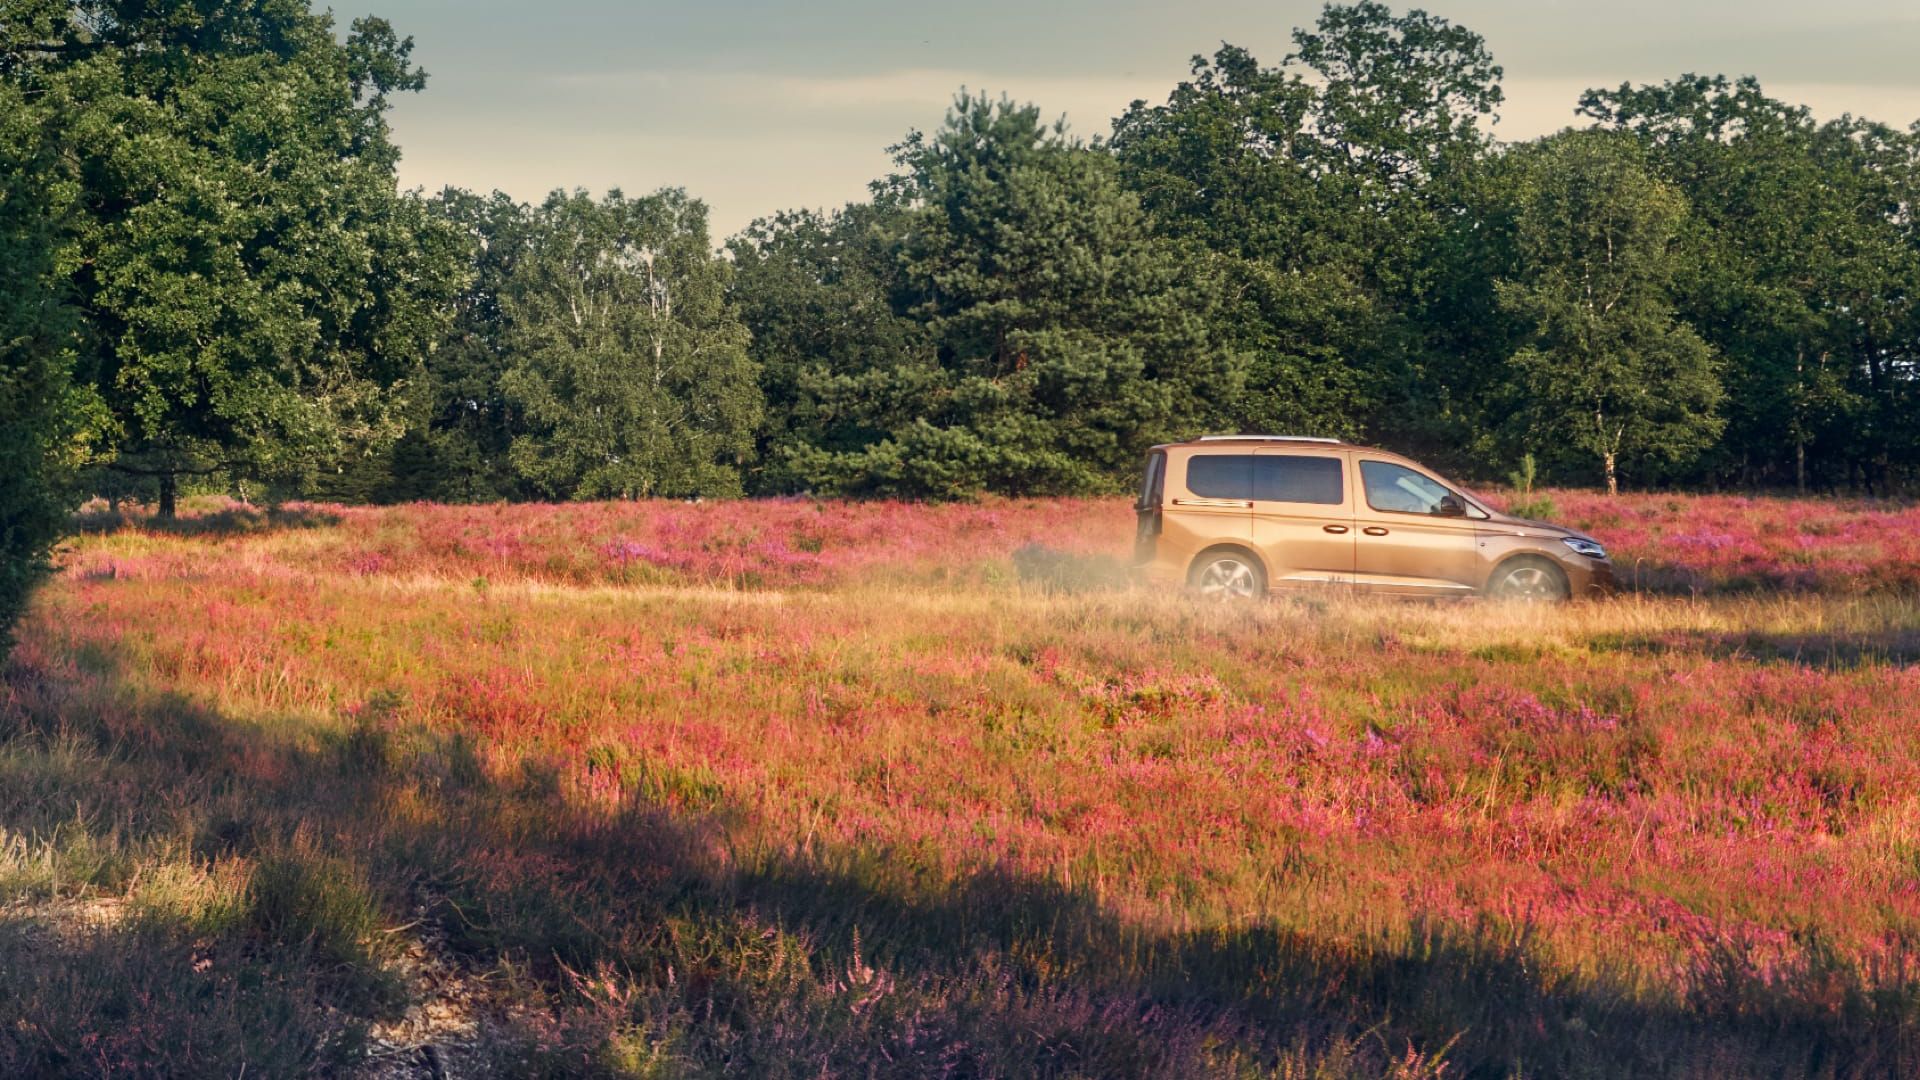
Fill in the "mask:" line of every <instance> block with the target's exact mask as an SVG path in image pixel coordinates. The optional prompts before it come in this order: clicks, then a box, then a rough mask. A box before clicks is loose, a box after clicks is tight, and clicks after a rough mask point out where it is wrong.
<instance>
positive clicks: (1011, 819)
mask: <svg viewBox="0 0 1920 1080" xmlns="http://www.w3.org/2000/svg"><path fill="white" fill-rule="evenodd" d="M1562 498H1563V500H1564V499H1565V496H1564V495H1562ZM1823 505H1824V504H1823ZM831 509H832V508H828V510H831ZM884 510H885V512H884V513H882V512H881V511H879V510H875V509H873V508H871V507H865V508H858V509H857V510H856V511H854V512H850V514H849V515H848V520H847V521H845V522H841V519H839V518H837V517H836V516H835V515H834V514H832V513H830V512H827V511H823V510H821V509H820V508H817V507H814V506H812V505H811V504H791V503H786V504H771V505H767V504H729V505H722V506H714V507H704V508H688V507H679V506H667V507H647V506H644V505H643V506H638V507H567V508H549V509H546V510H544V511H543V510H542V508H510V509H502V510H496V511H487V510H472V509H466V510H455V509H449V508H435V507H408V508H400V509H397V510H392V511H369V510H340V509H332V510H326V511H324V512H321V511H308V512H307V513H306V516H304V517H302V518H300V519H297V520H295V519H288V520H286V521H282V522H280V523H277V524H276V523H272V522H269V523H267V524H265V525H262V526H260V527H255V526H254V525H251V524H249V525H247V526H246V527H244V528H241V527H237V526H236V527H225V526H223V527H220V528H213V527H206V528H192V529H179V530H174V531H171V532H166V531H155V530H148V529H144V528H139V527H134V528H124V527H123V528H117V529H104V530H103V531H99V532H96V533H93V534H90V535H88V536H87V537H86V538H84V539H83V540H81V541H79V542H77V544H76V545H75V546H74V547H73V548H72V549H71V550H70V551H69V552H68V553H67V555H66V562H67V566H68V573H67V574H65V575H64V576H63V578H62V579H61V580H60V581H59V582H58V583H57V584H56V585H55V586H54V587H52V588H51V589H50V590H48V591H47V593H46V594H45V595H44V596H43V597H42V601H41V603H40V605H39V607H38V609H37V611H36V613H35V615H34V617H33V619H32V621H31V622H30V624H29V625H27V626H26V627H25V628H23V634H22V647H21V650H20V652H19V654H18V656H17V657H16V659H15V661H14V664H13V667H12V669H11V670H10V671H9V673H8V677H7V681H6V684H5V686H6V693H7V697H6V701H5V703H4V708H0V780H4V783H0V889H3V890H4V894H0V896H3V897H4V900H3V901H0V902H6V903H10V904H11V907H10V908H9V910H10V911H11V912H12V914H10V915H7V916H4V917H0V954H5V955H0V961H4V960H5V959H6V957H7V956H12V957H15V958H18V957H23V956H25V955H28V953H27V952H25V951H20V950H29V949H31V950H33V951H34V953H35V954H36V955H41V956H43V957H44V955H45V954H47V953H48V952H54V953H55V954H57V959H59V961H60V963H59V964H57V965H54V966H52V967H47V966H45V965H40V966H36V967H34V968H31V969H30V968H27V967H24V966H20V965H16V964H12V963H0V971H5V972H6V974H5V975H4V976H0V1030H3V1031H4V1034H0V1071H15V1072H19V1071H27V1072H35V1071H41V1072H66V1073H72V1074H82V1075H90V1074H98V1073H103V1072H111V1073H114V1074H116V1075H118V1074H132V1073H140V1072H145V1073H148V1074H152V1075H168V1074H173V1075H178V1074H182V1073H193V1074H217V1073H227V1074H231V1073H232V1072H234V1071H235V1070H236V1069H237V1067H238V1065H239V1063H242V1062H245V1063H247V1064H248V1072H249V1074H250V1075H251V1074H255V1073H265V1074H274V1075H278V1074H282V1073H293V1072H299V1071H303V1070H304V1071H315V1072H325V1071H329V1070H333V1069H336V1068H340V1067H343V1066H345V1065H347V1064H350V1063H352V1062H354V1061H365V1060H366V1056H365V1049H364V1048H365V1046H366V1045H367V1042H366V1038H367V1035H368V1033H369V1032H370V1031H371V1032H373V1033H374V1034H375V1035H376V1036H378V1037H381V1038H383V1039H385V1040H386V1041H385V1042H380V1043H375V1044H373V1045H375V1046H376V1048H378V1054H377V1057H376V1060H377V1061H378V1062H379V1063H380V1064H381V1065H382V1067H389V1066H392V1065H393V1064H394V1062H395V1060H396V1059H395V1058H394V1055H393V1053H392V1050H393V1043H394V1039H395V1033H397V1032H403V1031H410V1030H411V1031H422V1030H428V1029H426V1028H422V1027H420V1025H419V1024H417V1023H416V1022H415V1021H416V1020H417V1018H419V1017H421V1016H423V1015H427V1014H429V1013H431V1012H433V1010H434V1009H435V1008H438V1009H440V1010H442V1012H443V1013H446V1014H448V1015H451V1014H453V1013H457V1014H458V1016H459V1017H460V1018H461V1020H460V1024H459V1025H457V1027H458V1028H459V1031H460V1032H461V1034H459V1035H458V1038H459V1039H460V1040H461V1042H462V1046H461V1048H460V1052H461V1053H463V1054H466V1055H468V1057H463V1058H461V1060H462V1061H467V1060H470V1059H479V1060H484V1061H485V1062H487V1063H489V1064H490V1067H492V1068H494V1069H496V1070H498V1071H501V1072H505V1073H511V1074H528V1075H539V1074H545V1075H581V1074H590V1073H597V1074H603V1075H704V1074H709V1073H713V1074H745V1075H794V1076H800V1075H809V1076H817V1075H821V1074H823V1073H824V1074H829V1075H840V1074H860V1075H868V1074H883V1075H995V1076H1021V1075H1035V1074H1047V1075H1063V1076H1066V1075H1081V1076H1094V1075H1103V1076H1104V1075H1142V1076H1147V1075H1153V1076H1161V1075H1241V1074H1248V1075H1254V1074H1258V1075H1271V1074H1277V1075H1298V1076H1309V1075H1350V1074H1366V1075H1403V1076H1432V1075H1509V1074H1520V1075H1543V1076H1545V1075H1618V1074H1619V1073H1621V1072H1622V1071H1628V1072H1634V1073H1638V1074H1672V1075H1726V1076H1735V1075H1740V1076H1745V1075H1754V1074H1756V1073H1772V1074H1784V1073H1792V1074H1800V1073H1812V1074H1827V1075H1848V1076H1870V1075H1899V1074H1901V1073H1903V1072H1910V1071H1911V1070H1912V1069H1913V1068H1914V1067H1915V1066H1916V1063H1920V1058H1917V1057H1916V1054H1917V1053H1920V1044H1917V1041H1916V1036H1915V1035H1914V1030H1915V1029H1914V1024H1915V1021H1916V1020H1917V1019H1920V989H1917V988H1920V982H1917V981H1916V978H1915V975H1916V972H1915V970H1914V962H1913V959H1912V955H1913V953H1912V945H1913V943H1914V941H1915V940H1916V933H1917V932H1920V918H1917V917H1920V842H1917V841H1915V839H1914V837H1915V836H1917V835H1920V797H1916V796H1915V794H1914V792H1916V791H1920V731H1917V730H1916V726H1915V725H1914V724H1913V722H1912V718H1913V716H1914V706H1913V705H1912V702H1913V701H1915V700H1916V699H1920V675H1917V674H1916V669H1915V668H1914V667H1913V666H1912V661H1913V660H1914V659H1915V658H1916V657H1920V602H1916V600H1915V599H1914V598H1913V597H1912V596H1911V595H1909V594H1907V593H1905V592H1903V591H1901V590H1899V589H1892V588H1869V589H1859V588H1852V587H1849V588H1835V589H1830V590H1828V589H1821V588H1817V587H1811V586H1809V587H1805V588H1801V589H1800V590H1799V591H1796V592H1781V591H1778V590H1754V589H1751V588H1750V587H1748V585H1743V584H1739V583H1736V582H1734V581H1733V579H1730V578H1729V579H1726V580H1727V581H1728V587H1727V588H1726V589H1709V590H1706V591H1705V592H1704V593H1703V594H1701V595H1656V594H1644V593H1636V594H1628V595H1625V596H1622V597H1619V598H1617V599H1615V600H1612V601H1608V602H1605V603H1596V604H1580V605H1574V606H1571V607H1568V608H1564V609H1559V610H1536V609H1511V608H1503V607H1496V606H1489V605H1479V604H1451V605H1421V604H1407V603H1395V602H1381V601H1365V600H1356V599H1350V598H1307V599H1300V600H1289V601H1280V602H1276V603H1273V604H1268V605H1261V606H1256V607H1251V608H1241V609H1233V608H1215V607H1205V606H1198V605H1195V604H1193V603H1191V602H1189V601H1187V600H1186V599H1184V598H1181V597H1170V596H1155V595H1148V594H1145V593H1142V592H1139V591H1134V590H1129V589H1122V588H1113V587H1111V586H1110V584H1109V581H1108V578H1107V577H1106V576H1105V574H1104V571H1102V570H1100V569H1099V565H1100V563H1099V561H1100V560H1102V559H1106V558H1111V557H1112V555H1113V554H1114V552H1115V551H1116V550H1117V549H1118V548H1120V547H1122V546H1123V545H1124V543H1125V541H1126V534H1125V531H1124V530H1125V520H1124V515H1123V514H1119V513H1116V508H1115V506H1114V505H1113V504H1110V503H1103V502H1090V503H1062V504H1044V503H1034V504H989V505H986V506H981V507H972V508H964V507H963V508H951V507H949V508H938V509H927V510H922V509H917V508H906V507H897V506H895V507H890V508H884ZM1695 510H1701V512H1703V513H1704V512H1707V511H1711V512H1713V513H1716V514H1722V516H1723V517H1724V516H1725V515H1726V513H1731V511H1727V510H1726V509H1725V508H1724V507H1719V504H1714V505H1713V506H1707V507H1705V508H1704V509H1703V510H1702V509H1701V508H1700V507H1695V506H1693V505H1692V504H1687V503H1683V504H1681V509H1680V510H1677V511H1674V514H1675V519H1674V520H1673V521H1672V522H1669V523H1667V524H1666V525H1661V524H1660V523H1658V522H1654V523H1653V524H1651V525H1649V524H1648V523H1647V522H1644V521H1642V522H1639V523H1638V524H1636V526H1635V527H1636V528H1643V529H1649V530H1651V529H1655V528H1664V529H1669V530H1671V529H1679V528H1683V527H1690V526H1686V524H1685V522H1686V520H1688V519H1689V518H1690V516H1697V515H1693V511H1695ZM543 512H544V514H545V517H544V518H543V517H542V516H541V515H542V513H543ZM1879 512H1880V511H1878V510H1874V509H1872V508H1852V509H1849V508H1845V507H1832V506H1830V505H1829V506H1828V508H1827V509H1826V510H1823V511H1820V513H1818V514H1816V513H1813V512H1812V511H1801V510H1799V509H1795V511H1794V513H1795V514H1796V515H1799V518H1800V519H1804V520H1817V521H1821V522H1826V523H1828V524H1831V521H1832V519H1833V515H1836V514H1838V515H1844V514H1848V513H1879ZM228 513H229V516H235V515H237V513H238V512H236V511H228ZM490 513H491V514H494V515H496V517H495V518H492V519H490V518H489V516H488V515H489V514H490ZM650 514H652V515H655V516H658V517H661V518H664V519H666V520H665V522H664V523H662V522H659V521H654V520H653V519H652V518H650V517H649V515H650ZM1822 514H1824V515H1826V516H1821V515H1822ZM756 515H758V517H756ZM490 520H491V521H493V522H494V525H489V524H488V523H489V521H490ZM543 522H544V525H543ZM836 522H839V523H838V524H836ZM495 526H497V528H496V527H495ZM1822 527H1823V528H1824V527H1827V526H1826V525H1823V526H1822ZM1845 528H1847V525H1846V523H1845V522H1842V523H1841V524H1840V525H1839V526H1835V527H1834V529H1835V531H1833V532H1831V533H1830V534H1829V535H1843V532H1842V530H1844V529H1845ZM1116 530H1117V531H1118V535H1117V536H1116V535H1114V534H1115V531H1116ZM616 534H617V535H622V536H627V537H629V539H628V540H623V541H619V542H620V543H627V544H631V545H634V546H635V547H645V548H646V549H647V551H648V552H650V553H651V555H649V556H648V558H652V556H660V555H662V553H663V552H666V551H667V549H666V548H664V547H661V546H660V545H661V543H662V540H661V536H663V535H666V536H677V537H679V538H680V542H682V543H683V544H684V545H685V550H684V552H682V553H681V554H678V555H673V556H672V557H670V558H664V557H663V558H662V559H661V561H659V562H658V563H656V562H651V561H649V562H648V563H647V567H636V565H635V562H636V560H639V559H640V558H641V557H640V556H639V555H635V554H633V552H634V549H635V548H634V547H627V548H615V547H613V546H612V545H614V543H615V540H614V539H613V537H614V536H615V535H616ZM1602 535H1603V538H1607V539H1611V538H1609V537H1606V536H1605V534H1604V532H1603V533H1602ZM796 537H797V538H798V539H795V538H796ZM1063 538H1064V539H1063ZM1036 540H1044V541H1048V542H1050V543H1052V544H1053V545H1056V546H1058V547H1060V548H1061V549H1063V550H1064V551H1066V552H1067V553H1069V554H1070V555H1071V556H1073V558H1074V559H1077V560H1080V561H1081V562H1082V563H1087V564H1091V565H1093V566H1094V570H1093V571H1091V572H1088V573H1084V574H1083V573H1081V572H1080V570H1079V569H1078V568H1075V570H1074V572H1073V573H1072V574H1071V575H1069V577H1070V578H1071V580H1070V581H1069V582H1068V585H1069V586H1070V587H1069V588H1065V589H1062V588H1050V587H1047V583H1046V581H1045V580H1044V579H1042V580H1035V575H1034V574H1033V573H1028V574H1027V575H1026V578H1027V580H1025V581H1023V580H1022V572H1021V568H1020V566H1019V565H1018V564H1017V563H1016V560H1015V557H1014V556H1015V553H1016V552H1018V551H1020V550H1021V549H1022V547H1023V546H1024V545H1027V544H1029V543H1031V542H1033V541H1036ZM1726 546H1727V545H1722V548H1720V549H1715V550H1724V549H1725V547H1726ZM808 549H812V550H808ZM1802 550H1812V549H1802ZM688 553H693V554H688ZM796 553H797V554H796ZM800 555H805V556H809V557H811V556H818V558H801V557H799V556H800ZM375 556H377V558H375ZM1847 557H1849V558H1851V557H1852V556H1851V555H1849V556H1847ZM703 560H704V561H703ZM1027 562H1028V563H1030V564H1031V563H1034V560H1032V559H1028V560H1027ZM669 563H670V564H671V565H667V564H669ZM1060 564H1061V563H1060V560H1051V561H1050V560H1039V562H1038V565H1042V566H1043V573H1052V572H1054V568H1057V567H1058V565H1060ZM596 567H597V569H596ZM706 567H718V568H721V569H723V570H725V571H726V572H724V573H709V572H708V571H707V569H703V568H706ZM1676 569H1677V571H1682V572H1685V573H1688V574H1694V575H1697V576H1698V577H1699V578H1700V579H1703V580H1710V579H1713V575H1714V574H1715V573H1718V571H1717V570H1715V569H1714V567H1713V566H1712V565H1709V564H1705V563H1703V564H1700V565H1699V566H1697V567H1689V566H1688V565H1685V564H1676ZM1812 570H1813V572H1812V575H1811V576H1810V577H1809V578H1808V579H1807V580H1808V581H1812V582H1815V583H1816V584H1817V583H1818V582H1819V581H1821V580H1825V579H1823V578H1822V576H1821V575H1822V574H1823V573H1825V571H1824V569H1823V568H1822V567H1821V566H1820V565H1818V564H1815V565H1814V566H1813V568H1812ZM1901 572H1903V571H1899V570H1897V569H1896V570H1890V571H1887V572H1886V574H1885V575H1882V577H1883V578H1885V579H1886V580H1897V579H1898V575H1899V574H1900V573H1901ZM1876 580H1879V579H1876ZM1749 584H1750V583H1749ZM745 586H751V587H745ZM79 903H90V904H101V903H105V904H108V905H109V909H110V910H112V911H114V912H117V914H116V915H115V916H114V917H113V918H111V919H106V920H99V921H96V922H93V923H87V924H85V925H84V926H83V925H81V923H80V922H77V921H75V922H72V925H73V926H74V927H76V929H73V930H71V932H68V931H63V932H61V933H58V934H54V935H52V936H51V937H49V936H48V932H47V931H46V930H45V927H46V926H47V925H48V924H49V922H50V921H52V922H58V921H59V920H58V918H57V916H56V914H55V913H57V912H60V911H63V910H70V909H71V906H72V905H75V904H79ZM63 905H65V906H64V907H63ZM36 928H37V929H36ZM46 970H58V971H63V972H66V973H67V975H65V976H63V977H60V978H53V977H49V976H44V975H38V974H30V973H29V972H30V971H46ZM422 971H430V972H431V973H432V976H433V977H432V978H431V979H426V978H423V977H422V976H421V975H420V972H422ZM436 995H457V997H458V1001H457V1002H455V1001H452V1000H451V999H449V1000H437V999H436ZM423 996H425V997H426V998H427V1000H422V999H423ZM456 1005H457V1008H455V1006H456ZM449 1010H450V1011H449ZM133 1016H139V1017H143V1018H152V1021H153V1024H154V1027H153V1029H151V1030H149V1029H148V1028H146V1027H143V1026H142V1025H140V1024H131V1025H130V1024H128V1023H127V1022H126V1021H127V1018H128V1017H133ZM162 1028H164V1029H165V1030H166V1031H169V1032H173V1033H175V1034H174V1035H173V1036H171V1037H167V1038H161V1037H160V1036H159V1034H158V1033H159V1031H160V1030H161V1029H162ZM433 1030H441V1029H433ZM179 1032H187V1033H188V1034H186V1035H185V1036H180V1035H179V1034H178V1033H179ZM420 1037H421V1038H428V1037H436V1038H437V1037H441V1036H427V1035H422V1036H420ZM407 1060H408V1061H413V1060H414V1059H413V1058H408V1059H407ZM421 1061H424V1059H421ZM420 1067H423V1068H424V1067H425V1065H424V1064H421V1065H420Z"/></svg>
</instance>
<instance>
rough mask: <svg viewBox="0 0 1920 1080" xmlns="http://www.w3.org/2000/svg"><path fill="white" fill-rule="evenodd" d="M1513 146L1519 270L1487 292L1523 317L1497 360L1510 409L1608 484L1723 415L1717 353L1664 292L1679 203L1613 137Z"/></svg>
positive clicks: (1531, 434) (1692, 443) (1550, 448)
mask: <svg viewBox="0 0 1920 1080" xmlns="http://www.w3.org/2000/svg"><path fill="white" fill-rule="evenodd" d="M1516 153H1518V154H1520V155H1522V156H1521V157H1520V158H1519V160H1518V162H1517V164H1518V166H1519V167H1518V168H1517V169H1516V172H1515V179H1516V185H1515V196H1514V212H1513V216H1514V222H1513V227H1514V239H1515V244H1516V247H1517V259H1516V266H1517V273H1516V275H1515V276H1514V277H1513V278H1511V279H1509V280H1503V281H1501V282H1499V284H1498V286H1497V295H1498V297H1499V303H1500V306H1501V307H1502V308H1504V309H1505V310H1506V311H1508V312H1509V313H1511V314H1513V315H1515V316H1517V317H1519V318H1520V319H1522V320H1523V321H1524V322H1525V324H1526V325H1527V326H1528V328H1529V332H1528V333H1527V335H1526V336H1525V338H1524V339H1523V341H1524V343H1523V344H1522V345H1521V347H1520V348H1519V349H1518V350H1517V351H1515V352H1514V353H1513V355H1512V356H1511V358H1510V360H1509V366H1510V370H1511V373H1512V375H1513V377H1514V379H1515V380H1516V381H1517V382H1518V384H1519V388H1520V389H1521V391H1522V400H1523V401H1524V402H1525V404H1524V406H1523V408H1522V410H1521V412H1520V415H1519V420H1520V422H1521V423H1522V424H1523V425H1524V426H1525V428H1526V431H1525V438H1526V439H1527V441H1528V442H1529V443H1531V444H1533V445H1535V446H1537V447H1539V448H1540V449H1541V450H1542V452H1543V453H1548V454H1552V455H1555V456H1559V457H1562V458H1566V457H1573V456H1579V457H1584V458H1585V459H1586V460H1587V461H1590V462H1592V463H1593V464H1596V465H1598V466H1599V467H1600V471H1601V474H1602V475H1603V476H1604V478H1605V480H1606V485H1607V491H1608V493H1609V494H1613V493H1617V492H1618V491H1619V487H1620V473H1621V471H1622V468H1623V462H1629V463H1634V464H1638V465H1642V466H1650V465H1651V464H1653V463H1666V464H1669V465H1672V464H1680V463H1683V462H1685V461H1687V460H1688V459H1690V458H1691V457H1693V456H1694V455H1697V454H1698V453H1699V452H1700V451H1701V450H1703V449H1705V448H1706V447H1708V446H1711V445H1712V444H1713V442H1714V440H1715V439H1716V438H1718V437H1719V434H1720V430H1721V427H1722V421H1721V420H1720V418H1719V417H1718V416H1717V415H1716V414H1715V409H1716V407H1717V406H1718V405H1719V403H1720V399H1721V386H1720V380H1719V374H1718V364H1717V361H1716V359H1715V357H1714V355H1713V352H1712V350H1711V349H1709V348H1708V347H1707V345H1706V343H1705V342H1703V341H1702V340H1701V339H1700V337H1699V335H1697V334H1695V333H1694V332H1693V330H1692V329H1691V328H1689V327H1688V326H1686V325H1685V324H1683V323H1681V322H1680V321H1679V320H1678V319H1676V318H1675V316H1674V310H1673V304H1672V301H1671V299H1670V291H1671V287H1672V284H1673V277H1674V274H1675V270H1676V262H1675V258H1674V254H1673V243H1674V239H1675V237H1676V235H1677V233H1678V230H1679V228H1680V225H1681V223H1682V221H1683V220H1684V219H1685V216H1686V213H1687V207H1686V203H1685V201H1684V200H1683V199H1682V198H1681V197H1680V195H1679V194H1678V193H1677V192H1676V191H1675V190H1674V189H1673V188H1671V187H1669V186H1668V185H1666V184H1664V183H1661V182H1660V181H1658V180H1656V179H1654V177H1653V176H1652V175H1651V174H1650V173H1649V172H1648V171H1647V169H1646V167H1645V165H1644V163H1643V161H1642V159H1641V151H1640V149H1639V148H1638V146H1637V145H1636V144H1635V143H1634V142H1633V141H1632V140H1631V139H1629V138H1626V137H1624V136H1620V135H1615V134H1611V133H1604V132H1575V131H1568V132H1562V133H1561V134H1559V135H1556V136H1553V137H1551V138H1548V139H1545V140H1542V141H1541V142H1539V143H1537V144H1534V145H1532V146H1529V147H1527V148H1524V149H1523V150H1520V151H1516Z"/></svg>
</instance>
